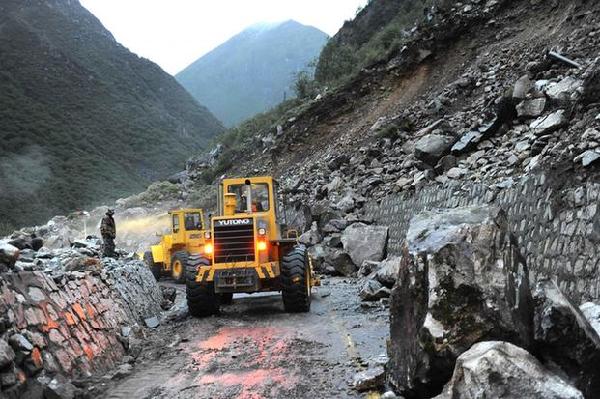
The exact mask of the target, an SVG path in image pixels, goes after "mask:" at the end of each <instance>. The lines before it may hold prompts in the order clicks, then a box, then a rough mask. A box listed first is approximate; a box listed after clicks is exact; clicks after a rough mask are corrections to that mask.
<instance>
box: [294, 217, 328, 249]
mask: <svg viewBox="0 0 600 399" xmlns="http://www.w3.org/2000/svg"><path fill="white" fill-rule="evenodd" d="M298 241H299V242H300V243H301V244H304V245H307V246H312V245H315V244H318V243H320V242H321V241H323V237H321V234H320V233H319V226H318V225H317V222H313V223H312V226H311V228H310V230H309V231H307V232H306V233H304V234H302V235H301V236H300V238H299V239H298Z"/></svg>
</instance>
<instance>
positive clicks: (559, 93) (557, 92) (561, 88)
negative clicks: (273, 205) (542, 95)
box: [546, 76, 583, 101]
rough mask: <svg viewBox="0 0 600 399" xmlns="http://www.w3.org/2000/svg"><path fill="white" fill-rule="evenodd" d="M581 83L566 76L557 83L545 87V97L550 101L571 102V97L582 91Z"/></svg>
mask: <svg viewBox="0 0 600 399" xmlns="http://www.w3.org/2000/svg"><path fill="white" fill-rule="evenodd" d="M582 88H583V82H582V81H581V80H578V79H575V78H573V77H571V76H567V77H566V78H564V79H563V80H561V81H560V82H558V83H553V84H550V85H548V86H547V88H546V95H547V96H548V97H550V98H551V99H552V100H557V101H560V100H563V101H568V100H572V99H573V98H572V97H573V95H574V94H575V93H576V92H578V91H580V90H582Z"/></svg>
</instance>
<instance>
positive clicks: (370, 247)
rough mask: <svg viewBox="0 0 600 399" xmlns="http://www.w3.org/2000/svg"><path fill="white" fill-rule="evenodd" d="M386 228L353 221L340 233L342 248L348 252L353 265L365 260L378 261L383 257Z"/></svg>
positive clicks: (386, 234)
mask: <svg viewBox="0 0 600 399" xmlns="http://www.w3.org/2000/svg"><path fill="white" fill-rule="evenodd" d="M387 239H388V228H387V227H384V226H369V225H366V224H364V223H355V224H353V225H351V226H349V227H348V228H346V230H344V233H343V234H342V238H341V240H342V244H343V246H344V250H345V251H346V252H348V254H349V255H350V258H352V262H354V264H355V265H358V266H360V265H362V264H363V262H364V261H366V260H374V261H380V260H382V259H383V258H384V257H385V251H386V245H387Z"/></svg>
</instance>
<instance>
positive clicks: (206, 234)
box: [204, 231, 211, 240]
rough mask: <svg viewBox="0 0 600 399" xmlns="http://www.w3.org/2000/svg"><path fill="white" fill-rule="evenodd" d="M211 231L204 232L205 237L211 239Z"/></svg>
mask: <svg viewBox="0 0 600 399" xmlns="http://www.w3.org/2000/svg"><path fill="white" fill-rule="evenodd" d="M210 237H211V236H210V231H207V232H205V233H204V238H206V239H207V240H210Z"/></svg>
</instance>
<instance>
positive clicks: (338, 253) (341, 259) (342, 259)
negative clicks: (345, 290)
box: [326, 249, 358, 276]
mask: <svg viewBox="0 0 600 399" xmlns="http://www.w3.org/2000/svg"><path fill="white" fill-rule="evenodd" d="M326 263H327V264H329V265H331V266H332V267H333V269H334V270H335V271H336V272H337V273H339V274H341V275H342V276H352V275H354V273H356V271H357V270H358V268H357V267H356V265H355V264H354V263H353V262H352V259H351V258H350V255H348V254H347V253H346V252H344V251H342V250H339V249H333V250H329V251H328V255H327V258H326Z"/></svg>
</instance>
